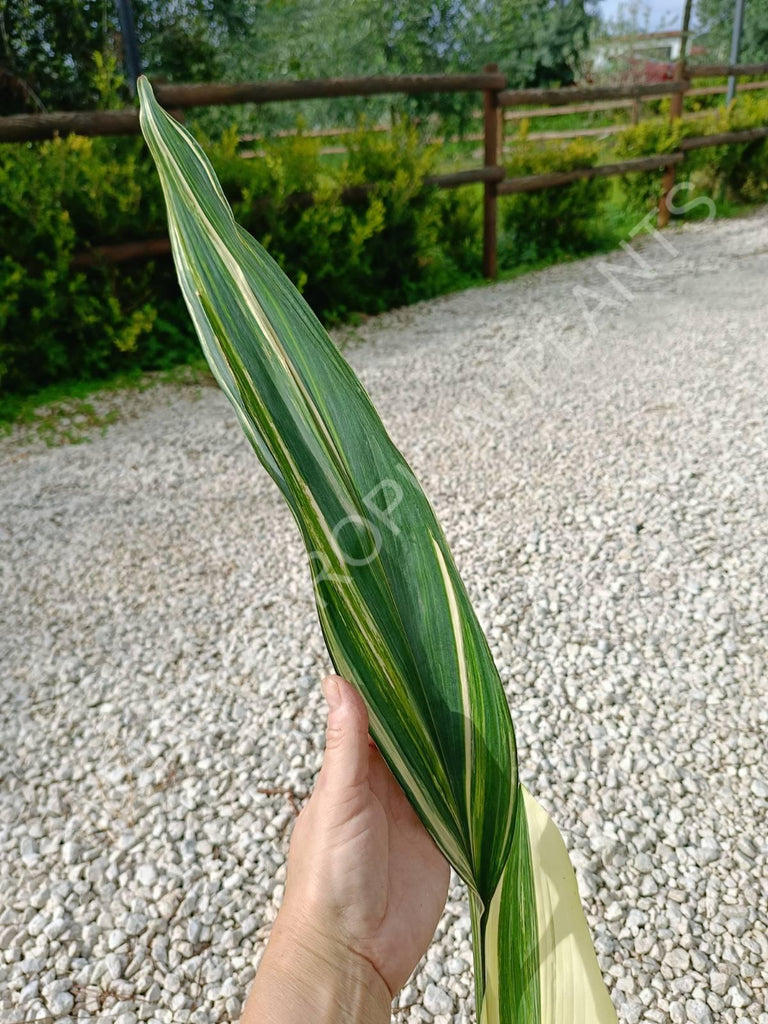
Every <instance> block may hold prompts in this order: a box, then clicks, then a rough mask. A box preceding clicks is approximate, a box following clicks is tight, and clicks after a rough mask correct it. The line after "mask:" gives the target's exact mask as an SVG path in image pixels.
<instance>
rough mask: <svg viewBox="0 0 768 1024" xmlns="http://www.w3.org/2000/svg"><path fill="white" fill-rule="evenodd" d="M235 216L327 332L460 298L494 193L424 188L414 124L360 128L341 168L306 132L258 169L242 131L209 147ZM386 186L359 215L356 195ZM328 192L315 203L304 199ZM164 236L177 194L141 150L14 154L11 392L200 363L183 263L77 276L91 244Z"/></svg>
mask: <svg viewBox="0 0 768 1024" xmlns="http://www.w3.org/2000/svg"><path fill="white" fill-rule="evenodd" d="M206 148H207V150H208V152H209V155H210V157H211V160H212V162H213V164H214V166H215V168H216V171H217V173H218V174H219V176H220V178H221V181H222V184H223V186H224V189H225V191H226V193H227V195H228V197H229V199H230V201H231V202H232V203H233V206H234V209H235V214H236V216H237V217H238V219H239V220H240V221H241V223H243V224H244V225H245V226H246V227H247V228H248V229H249V230H250V231H252V232H253V234H254V235H255V236H256V237H257V238H259V239H261V240H262V241H263V242H264V244H265V245H267V246H268V248H269V249H270V252H271V253H272V254H273V255H274V256H275V258H276V259H277V260H278V261H279V262H280V263H281V265H282V266H283V268H284V269H285V270H286V272H287V273H288V274H289V275H290V276H291V277H292V279H293V280H294V281H296V282H297V283H298V285H299V287H301V288H302V289H303V290H304V293H305V296H306V298H307V299H308V301H309V302H310V304H311V305H312V307H313V308H314V309H315V311H316V312H317V313H318V315H319V316H320V317H321V318H323V319H324V320H325V321H326V322H335V321H339V320H341V319H344V318H347V317H349V315H350V314H354V313H374V312H378V311H380V310H384V309H388V308H391V307H392V306H396V305H399V304H402V303H405V302H410V301H413V300H415V299H418V298H424V297H429V296H432V295H436V294H438V293H440V292H441V291H445V290H446V289H448V288H450V287H451V286H457V285H459V284H460V283H462V281H463V280H465V279H466V277H467V276H468V275H474V276H478V275H479V270H480V251H481V242H480V230H481V229H480V225H481V215H480V208H479V203H480V194H479V191H478V190H476V189H470V190H461V193H463V194H461V193H459V192H457V193H449V192H442V191H438V190H436V189H430V190H421V189H420V188H419V182H420V181H421V178H422V176H423V175H424V174H425V173H428V171H429V170H431V169H432V166H433V164H434V158H435V153H434V150H432V149H425V148H424V147H423V146H422V145H420V144H419V142H418V138H417V135H416V132H415V130H414V129H413V128H411V127H409V126H408V125H407V124H401V125H399V126H397V127H396V128H395V129H394V131H393V132H392V134H391V135H387V136H382V135H381V134H376V135H374V134H373V133H370V132H366V131H365V130H364V129H361V130H360V131H359V132H358V133H357V134H356V135H355V136H354V137H353V138H352V139H351V141H350V150H349V155H348V157H347V158H346V159H345V160H344V161H343V163H342V164H341V165H340V166H338V167H337V168H336V169H335V170H329V169H328V166H327V162H326V163H324V162H322V161H321V159H320V144H319V141H318V140H315V139H311V138H308V137H306V136H301V135H300V136H298V137H296V138H294V139H289V140H284V141H276V142H272V143H267V144H265V145H264V147H263V148H264V150H265V153H264V155H263V156H262V157H259V158H256V159H251V160H244V159H243V158H242V157H240V156H239V155H238V153H237V150H236V137H235V135H234V133H227V134H225V135H224V136H223V138H221V139H220V140H218V141H217V142H216V143H210V142H207V143H206ZM368 181H377V182H378V184H377V185H376V186H375V188H373V189H372V190H371V191H370V192H369V193H367V194H366V195H365V197H364V198H363V200H362V201H361V202H360V203H359V204H357V205H354V206H348V205H343V204H342V203H341V202H340V193H341V191H342V189H344V188H345V187H347V186H353V185H359V184H361V183H363V182H368ZM307 191H311V192H313V193H314V194H315V195H316V197H317V201H316V203H315V204H314V205H309V206H307V205H306V204H305V205H301V204H296V203H293V202H291V201H289V198H288V197H289V196H290V195H291V194H292V193H296V192H307ZM164 233H165V214H164V207H163V202H162V196H161V193H160V188H159V184H158V180H157V175H156V173H155V171H154V168H153V167H152V166H151V163H150V160H149V158H148V154H147V153H146V151H145V149H144V146H143V143H142V141H141V140H139V139H128V140H126V139H118V140H115V139H86V138H82V137H78V136H70V137H68V138H66V139H56V140H53V141H51V142H45V143H40V144H28V145H5V146H0V236H2V238H3V240H4V245H3V249H2V255H1V256H0V392H5V393H28V392H30V391H32V390H36V389H38V388H42V387H45V386H47V385H50V384H53V383H58V382H61V381H65V380H74V379H84V378H93V377H100V376H105V375H108V374H111V373H114V372H117V371H121V370H127V369H131V368H134V367H138V368H141V369H156V368H164V367H168V366H171V365H174V364H177V363H179V362H180V361H183V360H184V359H185V358H187V357H188V356H189V355H191V354H193V353H196V351H197V342H196V341H195V339H194V337H193V335H192V331H191V328H190V326H189V322H188V317H187V314H186V311H185V310H184V308H183V305H182V302H181V299H180V296H179V291H178V286H177V284H176V280H175V275H174V272H173V267H172V264H171V260H170V257H168V258H158V259H155V260H153V261H150V262H142V261H135V262H130V263H123V264H118V265H114V266H104V265H102V266H98V267H92V268H88V269H82V268H80V269H77V268H75V267H73V264H72V260H73V256H74V254H75V253H78V252H81V251H83V250H85V249H88V247H90V246H96V245H104V244H109V243H116V242H122V241H131V240H136V239H143V238H151V237H153V236H160V235H163V234H164Z"/></svg>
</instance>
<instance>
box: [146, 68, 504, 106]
mask: <svg viewBox="0 0 768 1024" xmlns="http://www.w3.org/2000/svg"><path fill="white" fill-rule="evenodd" d="M506 84H507V79H506V75H502V74H499V73H498V72H496V73H493V74H479V75H369V76H368V77H364V78H320V79H307V80H304V81H285V82H280V81H278V82H239V83H235V84H233V85H228V84H227V83H216V84H212V85H208V84H204V83H200V84H197V83H193V84H191V85H160V84H158V85H156V86H153V88H154V90H155V95H156V96H157V98H158V100H159V101H160V103H162V104H163V106H166V107H177V108H179V109H184V108H188V107H214V106H226V105H230V104H232V103H275V102H280V101H283V100H316V99H329V98H333V97H338V96H382V95H386V94H387V93H393V94H394V93H405V94H406V95H409V96H416V95H419V94H422V93H427V92H481V91H483V90H484V89H503V88H504V86H505V85H506Z"/></svg>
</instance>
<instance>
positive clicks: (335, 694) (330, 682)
mask: <svg viewBox="0 0 768 1024" xmlns="http://www.w3.org/2000/svg"><path fill="white" fill-rule="evenodd" d="M323 694H324V695H325V699H326V701H327V702H328V707H329V708H330V710H331V711H334V710H335V709H336V708H337V707H339V705H340V704H341V690H340V689H339V684H338V681H337V680H336V679H335V677H334V676H326V678H325V679H324V680H323Z"/></svg>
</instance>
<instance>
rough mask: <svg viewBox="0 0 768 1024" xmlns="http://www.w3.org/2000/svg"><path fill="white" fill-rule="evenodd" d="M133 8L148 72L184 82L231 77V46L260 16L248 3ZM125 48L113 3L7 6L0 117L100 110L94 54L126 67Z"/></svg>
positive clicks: (18, 2) (196, 0)
mask: <svg viewBox="0 0 768 1024" xmlns="http://www.w3.org/2000/svg"><path fill="white" fill-rule="evenodd" d="M265 2H266V0H265ZM133 7H134V17H135V22H136V31H137V35H138V38H139V46H140V50H141V56H142V60H143V63H144V68H145V70H147V71H148V72H149V73H150V74H152V75H154V76H155V77H156V78H165V79H168V80H176V81H210V80H212V79H216V78H218V77H220V76H221V75H222V74H224V71H225V64H224V62H223V59H222V55H223V54H224V53H226V46H227V41H228V40H229V39H230V38H234V37H236V36H237V34H238V33H242V32H244V31H245V30H246V29H248V28H249V26H250V25H251V23H252V21H253V20H254V19H255V17H256V14H257V11H258V6H257V7H256V10H255V11H254V10H253V8H254V5H252V4H251V5H249V4H248V3H247V0H174V2H172V3H165V4H158V3H155V2H153V0H133ZM251 12H252V13H251ZM120 49H121V47H120V26H119V24H118V20H117V13H116V9H115V5H114V3H113V0H0V112H2V113H6V114H8V113H13V112H14V111H19V110H22V111H23V110H30V109H46V108H48V109H60V110H83V109H88V108H91V107H94V106H97V105H98V103H99V90H98V87H97V84H96V82H95V81H94V76H95V74H96V72H97V68H96V67H95V64H94V54H95V53H100V54H102V57H103V58H107V57H116V58H117V59H118V60H120V57H121V53H120ZM124 99H125V100H126V101H127V99H128V97H127V94H125V96H124Z"/></svg>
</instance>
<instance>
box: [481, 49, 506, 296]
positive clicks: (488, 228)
mask: <svg viewBox="0 0 768 1024" xmlns="http://www.w3.org/2000/svg"><path fill="white" fill-rule="evenodd" d="M498 70H499V66H498V64H486V65H485V67H484V68H483V71H488V72H494V71H498ZM501 114H502V112H501V107H500V106H499V103H498V99H497V92H496V90H494V89H486V90H485V92H484V94H483V121H484V124H483V137H484V141H485V161H484V165H485V167H499V166H500V165H501V146H502V130H503V122H502V116H501ZM497 226H498V210H497V183H496V182H495V181H486V183H485V186H484V195H483V276H484V277H496V275H497V259H496V255H497V248H498V245H497V233H498V232H497Z"/></svg>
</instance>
